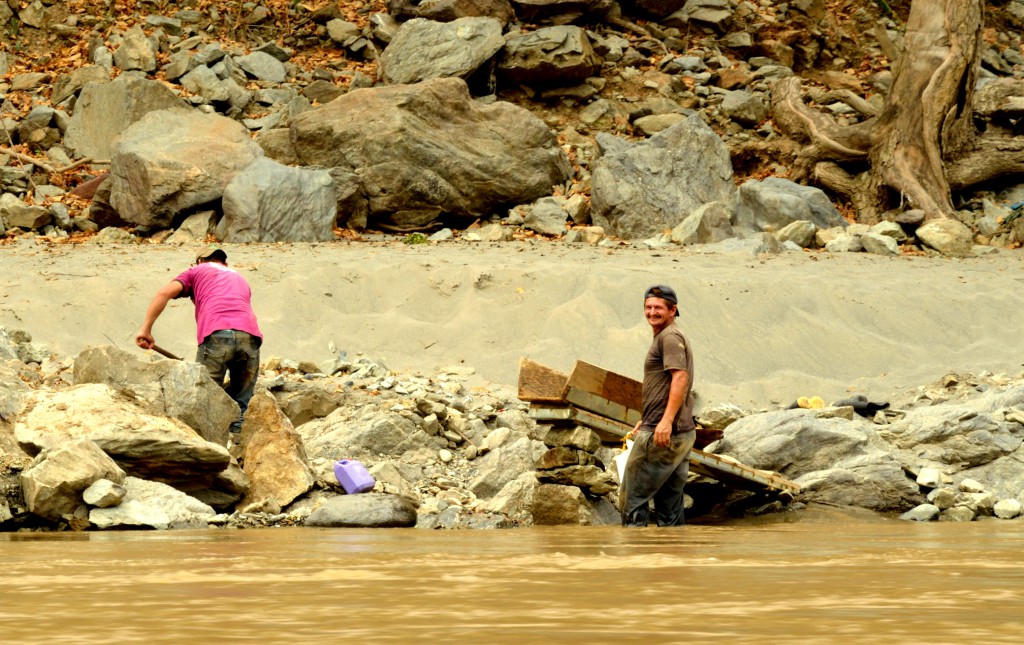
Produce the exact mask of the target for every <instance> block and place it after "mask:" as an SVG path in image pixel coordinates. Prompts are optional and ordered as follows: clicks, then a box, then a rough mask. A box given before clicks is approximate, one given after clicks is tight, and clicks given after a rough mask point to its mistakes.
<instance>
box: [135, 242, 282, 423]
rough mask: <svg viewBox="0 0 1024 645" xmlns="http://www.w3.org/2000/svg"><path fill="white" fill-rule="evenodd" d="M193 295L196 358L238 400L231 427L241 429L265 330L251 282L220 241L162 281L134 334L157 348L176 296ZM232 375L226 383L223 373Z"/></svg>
mask: <svg viewBox="0 0 1024 645" xmlns="http://www.w3.org/2000/svg"><path fill="white" fill-rule="evenodd" d="M185 296H188V297H189V298H191V299H192V302H193V303H194V304H195V308H196V336H197V341H198V343H199V351H198V352H197V353H196V362H197V363H201V364H202V365H204V366H205V367H206V369H207V370H208V371H209V372H210V376H212V377H213V380H214V381H216V382H217V383H218V384H219V385H220V386H221V387H223V388H224V391H225V392H227V393H228V395H229V396H230V397H231V398H232V399H234V401H235V402H236V403H238V407H239V408H240V409H241V414H239V417H238V420H237V421H235V422H234V423H232V424H231V432H232V433H239V432H241V431H242V417H244V416H245V410H246V408H248V407H249V400H250V399H252V394H253V390H254V389H255V387H256V377H257V375H258V374H259V369H260V345H261V344H262V343H263V334H261V333H260V328H259V326H258V325H257V324H256V315H255V314H254V313H253V311H252V305H251V304H250V298H251V296H252V291H251V289H250V288H249V283H248V282H246V281H245V278H243V277H242V275H241V274H240V273H238V272H237V271H235V270H234V269H231V268H229V267H228V255H227V253H225V252H224V250H223V249H221V248H219V247H217V246H210V247H208V248H206V249H204V250H203V251H201V252H200V253H199V255H198V256H197V257H196V263H195V264H194V265H193V266H191V267H189V268H188V269H187V270H185V271H183V272H182V273H181V274H179V275H178V276H177V277H176V278H174V280H171V281H170V282H169V283H167V284H166V285H165V286H163V287H162V288H161V289H160V290H159V291H157V292H156V295H155V296H154V297H153V300H152V301H151V302H150V303H149V308H148V309H146V318H145V320H144V321H143V322H142V326H141V327H140V328H139V331H138V332H137V333H136V334H135V344H137V345H138V346H139V347H142V348H143V349H152V348H153V346H154V345H155V342H154V341H153V324H154V323H156V319H157V318H159V317H160V314H161V313H163V311H164V308H165V307H166V306H167V303H168V302H170V301H171V300H172V299H173V298H183V297H185ZM225 374H226V375H227V376H228V379H229V380H228V382H227V383H226V384H225V382H224V376H225Z"/></svg>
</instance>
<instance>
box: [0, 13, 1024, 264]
mask: <svg viewBox="0 0 1024 645" xmlns="http://www.w3.org/2000/svg"><path fill="white" fill-rule="evenodd" d="M83 4H86V5H90V4H93V3H88V2H87V3H83ZM97 4H98V3H97ZM107 4H108V5H109V4H110V3H107ZM118 4H119V3H116V2H115V3H114V5H118ZM221 4H222V3H218V2H212V3H207V4H205V5H204V8H203V9H201V10H200V9H193V8H187V9H180V8H178V6H177V5H166V6H165V5H163V4H157V5H154V4H152V3H147V4H145V5H143V7H144V8H145V9H147V10H151V11H152V13H149V14H140V15H135V16H129V18H134V19H128V20H118V21H115V20H113V19H112V17H111V14H108V15H106V16H105V15H104V13H103V12H102V11H98V12H95V13H81V14H80V13H75V12H74V11H73V7H71V6H70V5H66V3H46V2H42V3H40V2H33V3H29V4H28V5H27V6H25V7H23V8H20V9H19V10H18V11H17V12H14V11H12V10H10V9H7V8H6V7H4V11H6V12H8V13H10V14H11V16H6V17H5V16H2V15H0V21H3V22H6V20H8V19H11V18H13V17H14V14H15V13H16V18H17V20H19V22H20V24H21V25H22V26H23V31H24V32H26V34H25V39H26V40H27V41H38V42H39V43H44V42H45V43H47V45H46V47H47V48H48V49H52V46H51V45H49V44H48V43H49V42H50V41H57V42H58V47H57V51H58V52H60V53H61V54H63V56H62V58H61V59H58V60H54V57H53V56H52V55H50V54H47V55H46V56H41V57H40V60H36V61H33V60H29V59H28V58H27V55H17V54H14V53H11V52H0V76H2V77H3V78H2V80H0V122H2V123H3V126H4V129H5V130H6V132H7V133H8V134H9V135H10V137H11V139H10V141H11V142H12V143H14V144H15V145H16V146H17V148H16V149H5V150H2V151H0V235H7V236H15V235H19V234H24V233H36V234H43V235H46V236H48V237H51V238H54V239H62V238H65V237H67V236H68V235H69V234H72V235H76V236H80V235H81V234H82V233H83V232H89V233H92V232H96V231H100V234H99V235H97V236H96V237H95V238H94V239H95V240H96V241H100V242H115V243H133V242H137V241H143V240H145V241H149V242H154V243H163V242H167V243H185V242H188V241H191V240H195V239H197V238H204V237H205V236H207V235H213V236H215V237H216V238H218V239H220V240H223V241H232V242H252V241H265V242H279V241H325V240H331V239H334V238H335V236H337V235H339V234H340V233H339V230H338V228H337V227H342V228H346V227H347V228H351V229H354V230H363V229H367V228H369V229H372V230H385V231H402V232H406V231H421V230H434V229H438V228H441V227H447V228H449V229H451V228H455V229H457V230H458V229H461V233H460V235H459V236H460V237H462V238H464V239H467V240H504V239H508V238H510V237H513V236H516V235H528V234H539V235H545V236H553V237H560V238H562V239H564V240H566V241H567V242H582V243H591V244H598V243H604V244H619V243H635V244H643V245H646V246H648V247H653V248H665V247H670V246H672V245H694V244H699V245H707V244H715V245H724V246H722V247H716V248H726V249H737V248H739V249H745V250H748V251H750V252H753V253H779V252H782V251H784V250H787V249H789V250H799V249H824V250H826V251H828V252H832V253H838V252H851V251H863V252H868V253H875V254H881V255H896V254H899V253H902V252H904V251H905V250H919V249H923V250H925V251H927V252H939V253H945V254H950V255H964V254H968V253H972V252H973V253H988V252H994V249H996V248H1011V247H1013V246H1014V245H1017V244H1019V243H1021V242H1024V228H1022V227H1024V223H1022V220H1021V218H1014V217H1012V216H1011V210H1010V208H1009V206H1010V205H1011V204H1013V203H1014V202H1018V201H1021V200H1024V188H1022V187H1021V186H1015V187H1008V188H1006V189H1005V190H1001V191H998V192H993V191H988V192H985V191H982V192H979V193H977V194H976V195H974V196H972V197H970V198H969V199H967V200H966V203H965V205H964V207H963V210H961V212H960V213H959V218H960V220H961V222H962V224H965V225H966V227H965V226H963V225H962V224H960V223H956V222H953V223H952V224H950V223H948V222H930V223H927V224H923V225H922V218H923V212H921V211H915V210H913V209H902V208H901V209H897V210H894V211H893V212H890V213H886V214H885V218H884V219H885V221H883V222H881V223H879V224H877V225H872V226H868V225H862V224H855V225H851V226H847V220H846V219H845V218H844V217H842V216H841V215H840V213H839V211H838V210H837V209H836V208H835V206H834V205H833V204H832V203H831V202H830V200H829V198H828V196H827V195H826V194H825V193H824V192H822V191H821V190H819V189H817V188H811V187H807V186H801V185H798V184H796V183H794V182H792V181H790V180H788V179H786V178H785V177H786V176H787V175H788V174H789V172H790V169H789V168H788V167H786V163H787V159H790V158H791V157H792V154H791V153H792V149H793V147H794V146H797V145H799V144H797V143H796V142H793V141H789V140H787V139H785V137H784V135H783V134H781V133H780V131H779V129H778V128H777V127H776V126H775V124H774V123H773V121H772V113H771V104H772V100H773V96H774V92H775V90H776V87H777V85H778V84H779V83H783V82H791V81H793V80H794V79H795V78H797V75H799V76H800V78H801V79H802V80H803V81H804V82H805V83H806V84H807V85H808V86H809V91H810V92H811V96H812V98H813V99H814V101H815V102H816V103H817V104H818V105H820V106H821V107H822V108H823V109H825V110H828V111H829V113H830V114H832V115H834V116H835V117H836V118H838V119H841V120H842V121H843V122H844V123H845V124H847V125H849V126H851V127H852V126H855V125H857V124H859V123H861V122H863V121H864V120H865V119H868V118H870V117H871V116H873V115H875V114H877V111H878V109H879V106H880V105H881V104H880V103H879V102H878V100H879V99H881V98H882V97H883V96H884V94H885V92H886V91H887V90H888V88H889V85H890V84H891V82H892V75H891V73H889V72H888V71H886V70H885V67H886V66H887V63H886V62H885V61H887V60H888V61H891V60H893V59H894V58H895V55H896V54H897V53H898V51H899V50H900V49H901V47H902V36H901V34H900V31H899V25H897V24H896V23H895V22H894V21H893V20H891V19H890V18H887V17H885V16H882V15H881V14H877V13H874V12H873V10H874V9H875V8H874V7H873V6H872V7H871V10H869V9H867V8H865V9H863V10H859V11H856V12H854V13H853V15H852V16H851V17H849V19H848V20H847V21H846V22H843V21H840V20H839V19H838V17H837V15H835V14H834V13H833V12H832V10H831V8H830V7H828V6H827V4H826V3H825V2H823V1H822V0H799V1H797V2H790V3H782V4H778V3H774V2H769V1H768V0H760V1H758V2H754V1H745V2H735V1H732V0H668V1H664V2H632V3H628V5H624V6H623V7H620V6H619V5H618V4H617V3H615V2H611V1H610V0H588V1H580V0H544V1H543V2H538V1H536V0H530V1H529V2H518V1H512V2H508V1H507V0H489V1H486V2H460V1H456V0H443V1H440V2H431V3H427V4H426V5H423V4H422V3H418V2H412V1H408V0H391V1H390V2H388V3H387V6H386V8H385V7H384V5H383V3H382V2H379V1H374V2H368V3H360V4H358V7H357V8H358V10H357V11H355V12H354V13H350V14H343V13H342V7H340V6H339V4H338V3H333V2H331V3H327V4H326V5H325V6H321V7H315V8H314V7H310V6H308V5H306V4H296V3H290V2H289V3H286V2H281V1H279V0H262V1H261V2H255V3H252V7H251V10H248V11H247V15H246V17H245V19H244V20H242V19H241V18H239V17H237V16H235V15H234V14H235V13H236V11H235V10H234V8H230V11H221V9H225V8H226V7H221V6H220V5H221ZM223 4H226V3H223ZM867 4H868V6H871V4H870V3H867ZM1009 5H1010V6H1008V7H1007V8H1006V9H1005V12H1006V16H1007V20H1008V21H1010V22H1011V23H1012V22H1013V21H1014V20H1019V19H1020V16H1021V15H1024V3H1022V2H1021V1H1020V0H1013V1H1012V2H1010V3H1009ZM76 6H77V5H76ZM624 11H625V13H624ZM641 18H642V19H643V20H642V21H640V20H639V19H641ZM240 20H242V22H244V25H245V28H244V31H245V34H246V35H247V36H248V38H247V39H246V38H242V40H241V41H239V40H236V39H234V38H232V37H231V36H236V37H237V36H239V34H238V31H237V29H236V27H237V26H238V24H239V21H240ZM275 21H281V22H286V23H287V24H289V25H291V26H292V29H291V30H290V31H289V32H288V33H287V34H286V35H285V36H284V37H283V38H281V40H280V41H278V40H275V38H277V36H278V31H277V30H275V29H274V28H273V25H274V23H275ZM641 22H642V26H641V24H640V23H641ZM107 34H109V37H107V38H103V37H101V35H107ZM851 34H853V35H855V36H856V37H853V36H851ZM861 36H866V37H861ZM993 41H995V44H992V45H987V46H986V49H985V51H984V53H983V57H982V70H981V72H980V81H979V100H978V104H979V106H980V107H979V108H978V109H979V110H981V111H980V112H979V115H978V118H979V119H981V120H984V121H986V122H988V121H991V122H992V123H993V124H995V123H996V122H999V123H1003V122H1004V121H1007V120H1009V122H1015V119H1019V116H1020V108H1019V104H1020V97H1022V96H1024V81H1021V78H1022V76H1024V56H1022V55H1021V54H1020V47H1021V37H1020V34H1019V32H1018V31H1014V30H1005V31H1001V32H999V33H998V37H997V38H994V39H993ZM323 51H326V52H327V55H326V56H323V55H322V54H321V55H319V57H318V55H317V54H316V52H323ZM861 60H863V61H865V64H866V65H869V66H873V67H877V68H878V69H880V70H882V71H879V72H878V73H876V74H874V75H872V76H870V77H867V76H865V74H853V73H848V72H852V71H854V70H852V69H851V66H852V64H851V61H861ZM64 62H67V63H68V64H70V65H71V66H70V68H69V67H68V66H67V65H62V64H61V63H64ZM72 63H73V64H72ZM37 70H46V71H37ZM865 79H866V80H865ZM865 97H867V98H865ZM19 150H24V151H25V152H19ZM787 151H789V152H787ZM737 184H738V189H737ZM76 186H77V187H76ZM86 200H87V201H86ZM477 222H479V223H480V224H481V226H480V228H476V226H477ZM967 227H970V228H967ZM107 229H113V230H107ZM453 236H454V235H453V234H451V233H448V234H447V235H442V236H441V237H439V238H435V239H445V238H446V237H453ZM609 236H611V238H610V237H609ZM624 240H625V241H629V240H632V241H633V242H624Z"/></svg>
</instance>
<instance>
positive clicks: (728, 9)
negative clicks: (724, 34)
mask: <svg viewBox="0 0 1024 645" xmlns="http://www.w3.org/2000/svg"><path fill="white" fill-rule="evenodd" d="M732 13H733V8H732V5H730V3H729V0H687V2H686V4H685V5H684V6H683V8H682V9H679V10H678V11H676V12H674V13H672V14H671V15H670V16H668V17H667V18H665V20H664V22H665V24H666V25H669V26H676V25H677V24H681V25H687V24H689V23H691V22H695V23H699V24H704V25H708V26H711V27H715V28H717V29H718V30H719V31H724V30H725V25H726V24H727V23H728V22H729V20H730V19H731V18H732Z"/></svg>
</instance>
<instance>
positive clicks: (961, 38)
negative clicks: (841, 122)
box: [868, 0, 983, 219]
mask: <svg viewBox="0 0 1024 645" xmlns="http://www.w3.org/2000/svg"><path fill="white" fill-rule="evenodd" d="M982 12H983V0H914V3H913V4H912V5H911V7H910V18H909V19H908V20H907V32H906V37H905V45H904V50H903V55H902V56H900V58H899V59H898V60H897V62H896V66H895V69H894V70H893V81H892V89H891V90H890V93H889V97H888V101H887V103H886V106H885V110H884V111H883V112H882V114H881V116H879V118H878V121H877V122H876V123H875V126H874V132H873V138H874V144H873V145H872V146H871V152H870V154H869V157H868V158H869V159H870V161H871V167H872V170H871V172H872V175H873V176H874V177H873V180H874V181H875V182H878V183H879V184H881V185H885V186H888V187H890V188H892V189H893V190H895V191H897V192H899V193H901V195H902V196H903V197H904V198H905V199H906V200H908V201H909V202H910V204H911V205H912V206H913V207H915V208H920V209H922V210H924V212H925V218H926V219H931V218H938V217H952V215H953V213H954V208H953V203H952V200H951V197H950V188H949V181H948V180H947V178H946V169H945V163H946V162H947V161H951V160H953V159H956V158H957V157H959V156H961V155H962V154H963V152H964V151H965V150H966V149H967V148H968V147H969V146H970V144H971V142H972V141H973V140H974V138H975V137H976V135H977V133H976V132H975V129H974V123H973V114H972V109H971V105H972V98H973V96H974V82H975V74H976V70H977V61H978V59H979V57H980V53H981V47H980V45H981V27H982Z"/></svg>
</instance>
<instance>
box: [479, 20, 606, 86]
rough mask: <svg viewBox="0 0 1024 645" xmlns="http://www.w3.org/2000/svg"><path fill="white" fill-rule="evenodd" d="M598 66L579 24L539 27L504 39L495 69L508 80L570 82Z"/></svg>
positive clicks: (578, 79)
mask: <svg viewBox="0 0 1024 645" xmlns="http://www.w3.org/2000/svg"><path fill="white" fill-rule="evenodd" d="M600 67H601V58H600V56H598V55H597V53H596V52H595V51H594V48H593V46H591V44H590V39H589V38H587V33H586V31H585V30H584V29H583V28H581V27H573V26H555V27H542V28H540V29H538V30H536V31H531V32H527V33H525V34H522V35H520V36H512V37H509V38H508V39H507V40H506V41H505V46H504V49H503V50H502V54H501V58H500V59H499V61H498V70H499V72H500V73H501V74H502V76H504V77H505V78H507V79H508V80H509V81H510V82H512V83H524V84H527V85H529V84H534V83H538V84H545V83H557V84H558V85H572V84H574V83H579V82H582V81H583V80H585V79H586V78H588V77H590V76H593V75H594V74H595V73H596V72H597V71H598V70H599V69H600Z"/></svg>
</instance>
